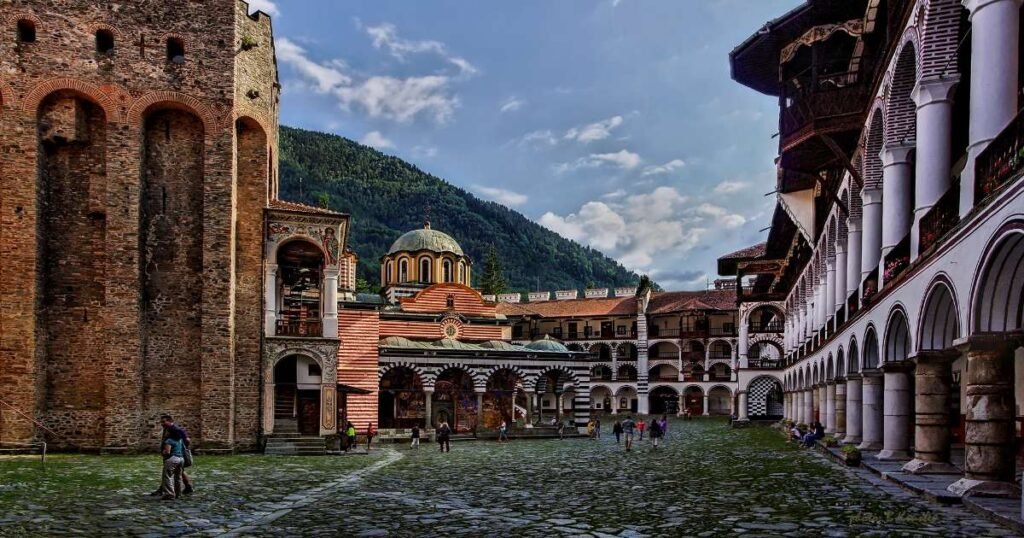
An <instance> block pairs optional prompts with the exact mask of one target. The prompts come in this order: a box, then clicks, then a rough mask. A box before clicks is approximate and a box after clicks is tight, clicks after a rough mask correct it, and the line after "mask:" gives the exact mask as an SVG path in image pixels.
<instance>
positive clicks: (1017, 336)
mask: <svg viewBox="0 0 1024 538" xmlns="http://www.w3.org/2000/svg"><path fill="white" fill-rule="evenodd" d="M1021 342H1024V334H1022V333H1021V332H1020V331H1017V332H1010V333H981V334H973V335H971V336H967V337H965V338H958V339H956V340H954V341H953V347H955V348H956V349H957V351H959V352H961V353H967V352H969V351H993V352H997V351H998V352H1003V351H1007V350H1009V349H1010V348H1014V347H1017V345H1019V344H1020V343H1021Z"/></svg>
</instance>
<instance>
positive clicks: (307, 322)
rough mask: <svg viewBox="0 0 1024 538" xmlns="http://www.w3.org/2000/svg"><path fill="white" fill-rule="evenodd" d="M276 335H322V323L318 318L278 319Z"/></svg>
mask: <svg viewBox="0 0 1024 538" xmlns="http://www.w3.org/2000/svg"><path fill="white" fill-rule="evenodd" d="M275 334H276V335H277V336H315V337H318V336H323V334H324V325H323V322H322V321H320V320H319V319H279V320H277V332H276V333H275Z"/></svg>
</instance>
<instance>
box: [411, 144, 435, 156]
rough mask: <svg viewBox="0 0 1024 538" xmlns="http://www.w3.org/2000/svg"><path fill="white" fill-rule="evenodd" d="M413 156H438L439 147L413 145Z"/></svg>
mask: <svg viewBox="0 0 1024 538" xmlns="http://www.w3.org/2000/svg"><path fill="white" fill-rule="evenodd" d="M412 155H413V157H424V158H427V159H429V158H431V157H436V156H437V147H435V146H413V147H412Z"/></svg>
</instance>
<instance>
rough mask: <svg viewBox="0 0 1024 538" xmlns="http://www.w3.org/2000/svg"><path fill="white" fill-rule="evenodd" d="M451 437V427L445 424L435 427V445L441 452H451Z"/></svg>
mask: <svg viewBox="0 0 1024 538" xmlns="http://www.w3.org/2000/svg"><path fill="white" fill-rule="evenodd" d="M451 437H452V429H451V427H449V426H448V423H447V422H442V423H441V425H440V426H438V427H437V444H438V446H439V447H440V448H441V452H451V451H452V443H451Z"/></svg>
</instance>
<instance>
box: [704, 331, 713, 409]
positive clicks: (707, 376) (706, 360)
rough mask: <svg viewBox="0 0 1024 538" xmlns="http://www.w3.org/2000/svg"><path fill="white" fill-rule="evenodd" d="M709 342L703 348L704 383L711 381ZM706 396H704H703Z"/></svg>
mask: <svg viewBox="0 0 1024 538" xmlns="http://www.w3.org/2000/svg"><path fill="white" fill-rule="evenodd" d="M710 371H711V342H708V343H707V344H705V347H704V381H711V373H710ZM705 396H706V395H705Z"/></svg>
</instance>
